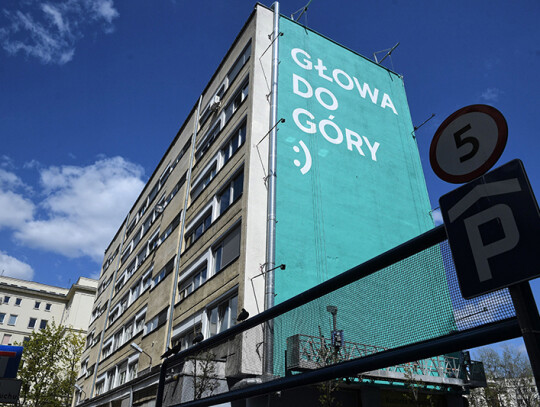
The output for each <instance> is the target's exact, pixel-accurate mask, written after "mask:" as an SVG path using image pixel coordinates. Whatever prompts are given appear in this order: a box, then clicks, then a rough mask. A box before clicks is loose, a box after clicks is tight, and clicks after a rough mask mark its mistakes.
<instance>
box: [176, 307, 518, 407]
mask: <svg viewBox="0 0 540 407" xmlns="http://www.w3.org/2000/svg"><path fill="white" fill-rule="evenodd" d="M519 334H520V332H519V324H518V322H517V321H516V319H515V318H511V319H507V320H504V321H499V322H495V323H492V324H489V325H483V326H480V327H476V328H471V329H468V330H466V331H462V332H455V333H452V334H448V335H445V336H442V337H439V338H434V339H428V340H426V341H423V342H419V343H415V344H412V345H406V346H402V347H399V348H395V349H389V350H386V351H382V352H379V353H375V354H373V355H369V356H364V357H362V358H360V359H353V360H349V361H346V362H342V363H338V364H336V365H330V366H326V367H322V368H319V369H316V370H312V371H309V372H306V373H301V374H295V375H292V376H289V377H283V378H280V379H276V380H271V381H268V382H264V383H261V384H257V385H253V386H249V387H245V388H242V389H238V390H232V391H228V392H225V393H222V394H218V395H215V396H210V397H207V398H204V399H200V400H193V401H188V402H185V403H181V404H175V405H173V406H169V407H206V406H213V405H217V404H220V403H227V402H231V401H235V400H242V399H246V398H250V397H256V396H261V395H263V394H268V393H272V392H276V391H282V390H287V389H292V388H295V387H300V386H306V385H310V384H315V383H320V382H323V381H326V380H330V379H334V378H338V377H351V376H355V375H357V374H358V373H361V372H368V371H371V370H376V369H381V368H385V367H388V366H394V365H399V364H401V363H406V362H410V361H411V360H419V359H426V358H429V357H432V356H437V355H441V354H444V353H451V352H457V351H460V350H462V349H465V348H469V347H478V346H483V345H487V344H490V343H493V342H500V341H504V340H508V339H513V338H517V337H519Z"/></svg>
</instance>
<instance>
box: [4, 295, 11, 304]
mask: <svg viewBox="0 0 540 407" xmlns="http://www.w3.org/2000/svg"><path fill="white" fill-rule="evenodd" d="M10 298H11V297H10V296H9V295H4V304H9V299H10Z"/></svg>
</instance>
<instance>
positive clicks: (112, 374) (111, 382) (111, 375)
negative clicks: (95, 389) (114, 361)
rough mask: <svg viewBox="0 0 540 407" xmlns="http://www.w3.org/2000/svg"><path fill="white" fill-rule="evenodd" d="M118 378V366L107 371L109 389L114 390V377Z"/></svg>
mask: <svg viewBox="0 0 540 407" xmlns="http://www.w3.org/2000/svg"><path fill="white" fill-rule="evenodd" d="M115 378H116V368H113V369H111V370H109V371H108V372H107V390H112V388H113V387H114V379H115Z"/></svg>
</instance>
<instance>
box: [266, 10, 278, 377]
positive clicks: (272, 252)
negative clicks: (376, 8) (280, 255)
mask: <svg viewBox="0 0 540 407" xmlns="http://www.w3.org/2000/svg"><path fill="white" fill-rule="evenodd" d="M272 8H273V10H274V29H273V33H272V41H273V45H272V93H271V99H270V129H271V130H270V135H269V141H268V144H269V145H268V200H267V220H266V270H267V271H266V275H265V296H264V309H265V310H267V309H269V308H272V307H273V306H274V291H275V290H274V270H273V269H274V265H275V261H276V259H275V258H276V147H277V141H276V138H277V128H276V127H277V122H278V119H277V82H278V64H279V61H278V52H279V40H278V37H279V3H278V2H275V3H274V4H273V5H272ZM273 328H274V324H273V321H268V322H266V324H265V330H264V374H266V375H271V374H273V371H274V340H273V339H274V337H273V335H274V329H273Z"/></svg>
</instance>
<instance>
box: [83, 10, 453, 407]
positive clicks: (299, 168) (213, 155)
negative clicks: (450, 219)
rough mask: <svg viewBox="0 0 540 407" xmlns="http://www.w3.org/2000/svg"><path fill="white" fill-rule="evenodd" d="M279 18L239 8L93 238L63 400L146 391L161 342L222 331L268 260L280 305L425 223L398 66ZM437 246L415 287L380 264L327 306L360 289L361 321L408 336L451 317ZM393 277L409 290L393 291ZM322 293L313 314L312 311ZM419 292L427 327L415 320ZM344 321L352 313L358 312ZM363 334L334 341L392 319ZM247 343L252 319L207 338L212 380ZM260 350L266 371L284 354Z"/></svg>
mask: <svg viewBox="0 0 540 407" xmlns="http://www.w3.org/2000/svg"><path fill="white" fill-rule="evenodd" d="M279 20H280V24H281V27H280V29H279V33H280V35H278V33H277V32H276V31H275V24H274V23H275V19H274V13H273V11H272V10H270V9H269V8H266V7H265V6H262V5H260V4H257V5H256V6H255V9H254V10H253V12H252V14H251V15H250V17H249V19H248V20H247V22H246V24H245V25H244V27H243V28H242V30H241V31H240V33H239V34H238V36H237V38H236V39H235V41H234V43H233V44H232V46H231V48H230V49H229V50H228V52H227V54H226V55H225V57H224V59H223V60H222V62H221V64H220V65H219V67H218V68H217V70H216V72H215V74H214V75H213V77H212V78H211V79H210V81H209V83H208V85H207V87H206V88H205V89H204V91H203V92H202V94H201V97H200V99H199V100H198V101H197V103H196V104H195V105H194V107H193V109H192V111H191V112H190V113H189V114H188V115H187V118H186V119H185V121H184V123H183V124H182V127H181V128H180V130H179V131H178V133H177V134H176V136H175V138H174V140H173V141H172V143H171V144H170V146H169V148H168V150H167V151H166V152H165V154H164V156H163V158H162V159H161V161H160V163H159V164H158V166H157V167H156V169H155V171H154V173H153V174H152V176H151V177H150V180H149V181H148V183H147V184H146V186H145V188H144V190H143V191H142V193H141V194H140V196H139V197H138V199H137V200H136V202H135V203H134V205H133V207H132V208H131V210H130V212H129V213H128V214H127V216H126V218H125V220H124V222H123V223H122V225H121V227H120V228H119V229H118V232H117V233H116V235H115V236H114V238H113V239H112V241H111V242H110V244H109V246H108V248H107V249H106V251H105V258H104V262H103V266H102V270H101V275H100V278H99V285H98V291H97V296H96V301H95V303H94V306H93V309H92V317H91V323H90V327H89V331H88V336H87V343H86V349H85V351H84V354H83V359H82V360H83V362H82V368H81V372H80V375H79V378H78V382H77V384H78V388H79V390H78V391H77V397H76V401H75V402H76V404H78V405H84V406H117V405H118V406H131V405H133V406H153V405H154V403H155V395H156V388H157V382H158V374H159V366H160V363H161V356H162V355H163V353H164V352H165V351H167V349H169V348H171V347H174V346H176V347H177V349H185V348H187V347H189V346H190V345H191V344H192V343H193V340H194V338H197V339H201V338H200V336H201V335H202V338H208V337H211V336H213V335H215V334H217V333H219V332H222V331H223V330H226V329H227V328H229V327H231V326H232V325H234V324H236V322H237V320H236V318H237V316H238V314H239V313H240V311H241V310H242V309H245V310H247V311H248V313H249V314H250V315H254V314H257V313H258V312H261V311H262V310H264V308H265V306H268V298H269V297H268V295H267V294H266V288H267V284H268V281H265V278H266V276H267V275H268V273H265V271H267V270H268V269H270V268H271V266H274V265H278V264H281V263H286V271H284V270H281V269H280V270H277V273H276V275H275V280H274V281H275V291H274V292H272V293H271V295H270V297H271V298H272V300H275V301H277V302H280V301H284V300H286V299H288V298H290V297H291V296H294V295H295V294H298V293H300V292H302V291H303V290H305V289H307V288H310V287H312V286H313V285H315V284H318V283H320V282H323V281H325V280H327V279H328V278H330V277H332V276H335V275H337V274H339V273H340V272H342V271H344V270H346V269H347V268H349V267H351V266H354V265H357V264H359V263H361V262H363V261H365V260H368V259H369V258H371V257H373V256H375V255H377V254H380V253H382V252H384V251H385V250H388V249H390V248H392V247H394V246H395V245H397V244H399V243H402V242H403V241H405V240H407V239H410V238H412V237H414V236H416V235H418V234H420V233H422V232H424V231H426V230H428V229H430V228H432V227H433V223H432V220H431V217H430V214H429V213H430V207H429V200H428V196H427V191H426V187H425V181H424V179H423V174H422V168H421V165H420V160H419V155H418V151H417V147H416V141H415V140H414V137H413V126H412V123H411V118H410V114H409V110H408V105H407V101H406V97H405V93H404V87H403V80H402V78H401V77H400V76H399V75H396V74H395V73H393V72H391V71H389V70H387V69H386V68H384V67H381V66H379V65H377V64H375V63H374V62H372V61H369V60H367V59H365V58H363V57H361V56H359V55H358V54H355V53H354V52H352V51H350V50H348V49H346V48H344V47H341V46H339V45H337V44H335V43H333V42H332V41H330V40H328V39H326V38H324V37H322V36H320V35H318V34H316V33H314V32H313V31H310V30H309V29H306V28H305V27H302V26H300V25H298V24H297V23H295V22H293V21H291V20H288V19H286V18H284V17H281V18H280V19H279ZM281 37H283V39H282V38H281ZM278 43H281V44H282V45H280V47H281V48H280V51H279V53H277V57H278V58H279V78H280V79H279V81H277V83H276V88H274V86H273V85H274V84H273V83H270V78H272V72H273V68H274V69H276V67H277V66H278V64H277V63H273V62H276V59H275V58H274V57H273V52H272V50H273V47H276V45H277V44H278ZM361 75H363V76H361ZM277 88H279V92H280V93H279V95H275V94H274V95H272V89H277ZM276 96H278V97H276ZM276 103H277V108H276V106H275V104H276ZM275 108H276V109H277V110H275ZM276 117H277V119H279V121H277V122H276V121H275V118H276ZM273 118H274V119H273ZM275 132H277V154H274V153H273V151H274V150H273V144H272V142H273V141H272V140H275V138H274V137H273V135H274V133H275ZM274 155H277V168H278V172H277V174H278V175H276V170H274V169H272V164H271V162H272V159H273V156H274ZM275 178H277V182H276V183H275V184H273V182H274V181H275ZM274 187H277V190H276V193H275V196H274V197H271V199H269V198H268V195H269V192H268V191H271V190H274ZM274 198H275V199H274ZM271 201H272V202H273V203H272V204H269V202H271ZM274 203H275V209H276V210H275V211H273V212H269V210H268V208H269V206H274ZM276 213H277V219H275V221H274V218H275V216H276ZM276 221H277V222H276ZM276 223H277V226H276ZM274 228H275V229H274ZM359 230H361V231H362V233H358V231H359ZM272 241H275V242H276V245H275V247H276V250H275V251H274V252H273V253H271V254H270V255H269V252H268V246H269V245H273V243H272ZM435 256H437V255H436V254H435ZM270 257H271V258H270ZM439 260H440V254H439V258H438V260H437V259H436V260H435V261H434V262H433V263H432V265H431V266H430V273H431V277H432V278H431V279H430V280H429V283H428V284H429V285H430V287H425V286H422V285H418V287H416V285H415V284H414V283H415V282H416V281H417V280H418V272H416V274H415V270H417V268H414V267H411V268H410V270H409V271H408V272H407V273H406V274H405V275H402V276H401V278H402V280H401V281H402V283H400V282H399V281H396V280H393V279H392V276H389V275H387V276H386V277H385V278H384V281H385V283H384V284H382V285H381V283H380V282H373V281H371V282H368V284H371V288H369V289H370V290H371V293H372V294H370V295H369V296H367V295H365V296H363V297H355V298H354V301H349V302H347V301H342V302H340V303H338V304H337V306H339V308H340V315H343V314H344V313H343V309H344V308H346V307H353V311H352V313H351V317H350V318H351V319H352V320H348V321H347V324H348V325H349V326H350V325H351V324H354V318H353V317H357V316H358V315H359V314H358V312H355V311H354V306H355V304H356V306H357V307H358V304H359V301H360V303H361V307H362V309H365V308H368V309H369V310H372V311H376V312H379V313H380V314H378V315H377V318H383V319H384V318H392V319H394V320H400V319H402V318H404V317H405V316H406V317H411V321H412V324H413V325H412V327H411V332H414V334H413V335H412V337H409V338H407V339H408V340H409V341H414V340H422V339H426V338H430V337H434V336H437V335H441V334H445V333H448V332H450V331H451V330H452V329H455V323H454V320H453V314H452V308H451V304H450V300H449V296H448V292H447V288H446V282H445V280H444V268H443V267H442V262H441V261H439ZM279 273H281V274H279ZM403 281H407V282H408V283H409V284H411V287H412V288H411V289H412V291H413V294H414V295H413V296H412V297H411V298H415V299H416V300H418V301H424V302H423V303H422V304H420V303H415V301H416V300H409V305H410V306H409V307H407V306H404V305H403V303H402V302H396V301H394V300H395V298H396V296H398V295H399V293H398V290H397V288H402V287H403V285H404V283H403ZM429 289H436V290H441V293H442V294H441V296H440V298H439V300H440V301H439V302H437V303H433V304H427V303H425V297H426V296H425V292H426V291H427V290H429ZM375 292H376V293H377V295H375V294H373V293H375ZM351 299H352V298H351ZM388 304H394V305H392V306H391V307H390V309H389V310H387V311H386V312H387V314H384V313H381V312H382V311H381V309H382V306H383V305H388ZM270 305H271V304H270ZM326 305H328V304H326ZM326 305H325V306H324V307H323V308H322V310H321V311H317V312H318V313H321V315H319V314H317V315H316V316H315V317H314V318H315V320H318V318H320V319H321V320H323V319H327V318H328V313H327V311H326ZM419 307H422V310H423V311H424V314H423V318H424V320H430V321H431V322H432V323H430V326H429V327H426V326H422V322H421V318H416V317H414V315H415V313H414V312H412V310H418V309H419ZM425 312H427V316H426V314H425ZM388 315H391V317H389V316H388ZM360 318H361V320H362V323H363V325H364V326H365V325H366V324H367V323H368V322H369V320H370V319H373V316H371V317H370V316H369V315H362V316H361V317H360ZM299 321H300V322H299ZM309 321H310V319H309V318H303V317H302V316H301V315H300V316H298V318H294V320H291V321H288V323H284V324H282V325H280V328H279V329H277V331H276V338H279V342H280V343H281V344H284V343H286V339H287V338H289V337H292V336H294V335H317V333H316V330H317V326H318V324H317V322H315V323H313V321H314V320H313V319H312V320H311V323H310V324H307V323H308V322H309ZM433 321H435V322H434V323H433ZM286 322H287V321H286ZM306 324H307V325H306ZM378 325H382V324H380V323H378ZM424 325H427V324H424ZM320 329H321V327H320V324H319V331H320ZM362 332H364V333H361V332H360V330H358V332H354V334H353V333H352V331H351V335H349V338H351V339H354V340H355V341H364V343H371V344H372V345H378V346H397V345H399V344H402V342H400V340H399V334H398V333H397V332H394V336H393V337H389V336H388V335H387V332H383V331H380V332H378V333H377V334H373V335H371V334H368V335H365V333H366V332H368V330H366V329H365V328H364V329H363V330H362ZM374 332H375V331H374ZM383 338H384V340H383ZM385 340H386V342H385ZM277 342H278V341H276V343H277ZM262 344H263V338H262V332H261V333H260V334H259V333H253V332H251V333H249V334H248V333H246V334H244V335H240V336H239V337H237V338H236V339H235V340H234V345H233V346H226V347H224V348H222V349H220V350H219V352H220V354H219V355H217V356H219V357H218V359H219V360H217V361H216V369H217V371H219V372H220V375H221V378H222V379H223V380H222V381H221V382H220V384H219V385H220V386H224V387H225V388H226V387H227V386H229V385H230V384H231V383H234V382H238V381H240V380H242V379H244V378H253V377H258V376H260V375H262V373H263V355H262V354H263V353H264V352H262V351H261V350H260V349H261V348H260V345H262ZM276 346H277V345H276ZM265 349H266V350H267V349H268V348H265ZM274 350H275V351H279V352H281V351H282V350H283V349H282V348H279V349H278V348H275V349H274ZM276 360H278V362H276V364H275V366H274V368H275V371H276V372H280V373H279V374H283V373H284V369H286V367H284V366H283V364H282V361H283V360H284V358H282V357H280V358H277V359H276ZM186 374H189V373H186ZM180 393H181V392H180ZM180 393H179V394H180ZM178 397H179V398H177V399H176V400H173V401H175V402H179V400H180V398H181V396H178Z"/></svg>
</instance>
